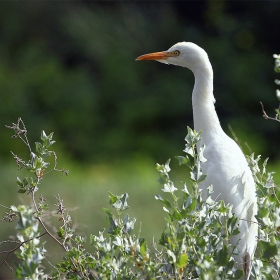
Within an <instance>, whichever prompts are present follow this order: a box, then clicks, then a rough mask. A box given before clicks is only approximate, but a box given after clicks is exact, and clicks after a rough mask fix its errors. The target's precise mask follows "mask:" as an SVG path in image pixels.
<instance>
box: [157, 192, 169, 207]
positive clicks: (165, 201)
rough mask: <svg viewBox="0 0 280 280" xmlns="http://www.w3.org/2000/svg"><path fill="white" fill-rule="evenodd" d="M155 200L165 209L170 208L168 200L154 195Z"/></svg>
mask: <svg viewBox="0 0 280 280" xmlns="http://www.w3.org/2000/svg"><path fill="white" fill-rule="evenodd" d="M155 198H156V200H159V201H161V202H162V203H163V205H164V207H166V208H171V207H172V206H171V204H170V202H169V200H168V199H166V198H163V197H162V196H160V195H156V196H155Z"/></svg>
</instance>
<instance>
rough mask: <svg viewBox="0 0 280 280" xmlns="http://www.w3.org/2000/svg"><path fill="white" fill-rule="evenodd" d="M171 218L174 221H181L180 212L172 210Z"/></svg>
mask: <svg viewBox="0 0 280 280" xmlns="http://www.w3.org/2000/svg"><path fill="white" fill-rule="evenodd" d="M172 218H173V219H174V220H181V219H182V216H181V214H180V212H179V211H178V210H177V209H174V212H173V214H172Z"/></svg>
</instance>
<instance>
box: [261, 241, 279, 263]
mask: <svg viewBox="0 0 280 280" xmlns="http://www.w3.org/2000/svg"><path fill="white" fill-rule="evenodd" d="M258 246H259V247H260V248H261V249H262V250H263V257H264V258H265V259H270V258H271V257H274V256H276V255H277V246H276V244H271V243H269V242H266V241H263V240H260V241H259V242H258Z"/></svg>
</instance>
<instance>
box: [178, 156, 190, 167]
mask: <svg viewBox="0 0 280 280" xmlns="http://www.w3.org/2000/svg"><path fill="white" fill-rule="evenodd" d="M176 158H177V160H178V161H179V165H183V164H184V165H187V166H189V165H190V159H189V157H188V156H185V157H184V156H177V157H176Z"/></svg>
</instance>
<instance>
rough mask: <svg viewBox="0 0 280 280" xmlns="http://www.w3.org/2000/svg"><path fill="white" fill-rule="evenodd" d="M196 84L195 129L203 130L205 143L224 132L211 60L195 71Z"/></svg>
mask: <svg viewBox="0 0 280 280" xmlns="http://www.w3.org/2000/svg"><path fill="white" fill-rule="evenodd" d="M193 73H194V77H195V84H194V88H193V93H192V106H193V119H194V129H195V130H196V131H197V132H198V131H200V130H202V131H203V143H201V144H206V145H207V143H208V142H209V141H211V138H212V137H215V135H216V134H217V133H218V134H220V133H223V130H222V128H221V125H220V122H219V119H218V116H217V113H216V110H215V106H214V102H215V99H214V95H213V70H212V66H211V64H210V62H209V60H207V61H204V63H203V64H202V65H200V66H199V67H197V68H196V69H195V71H193Z"/></svg>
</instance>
